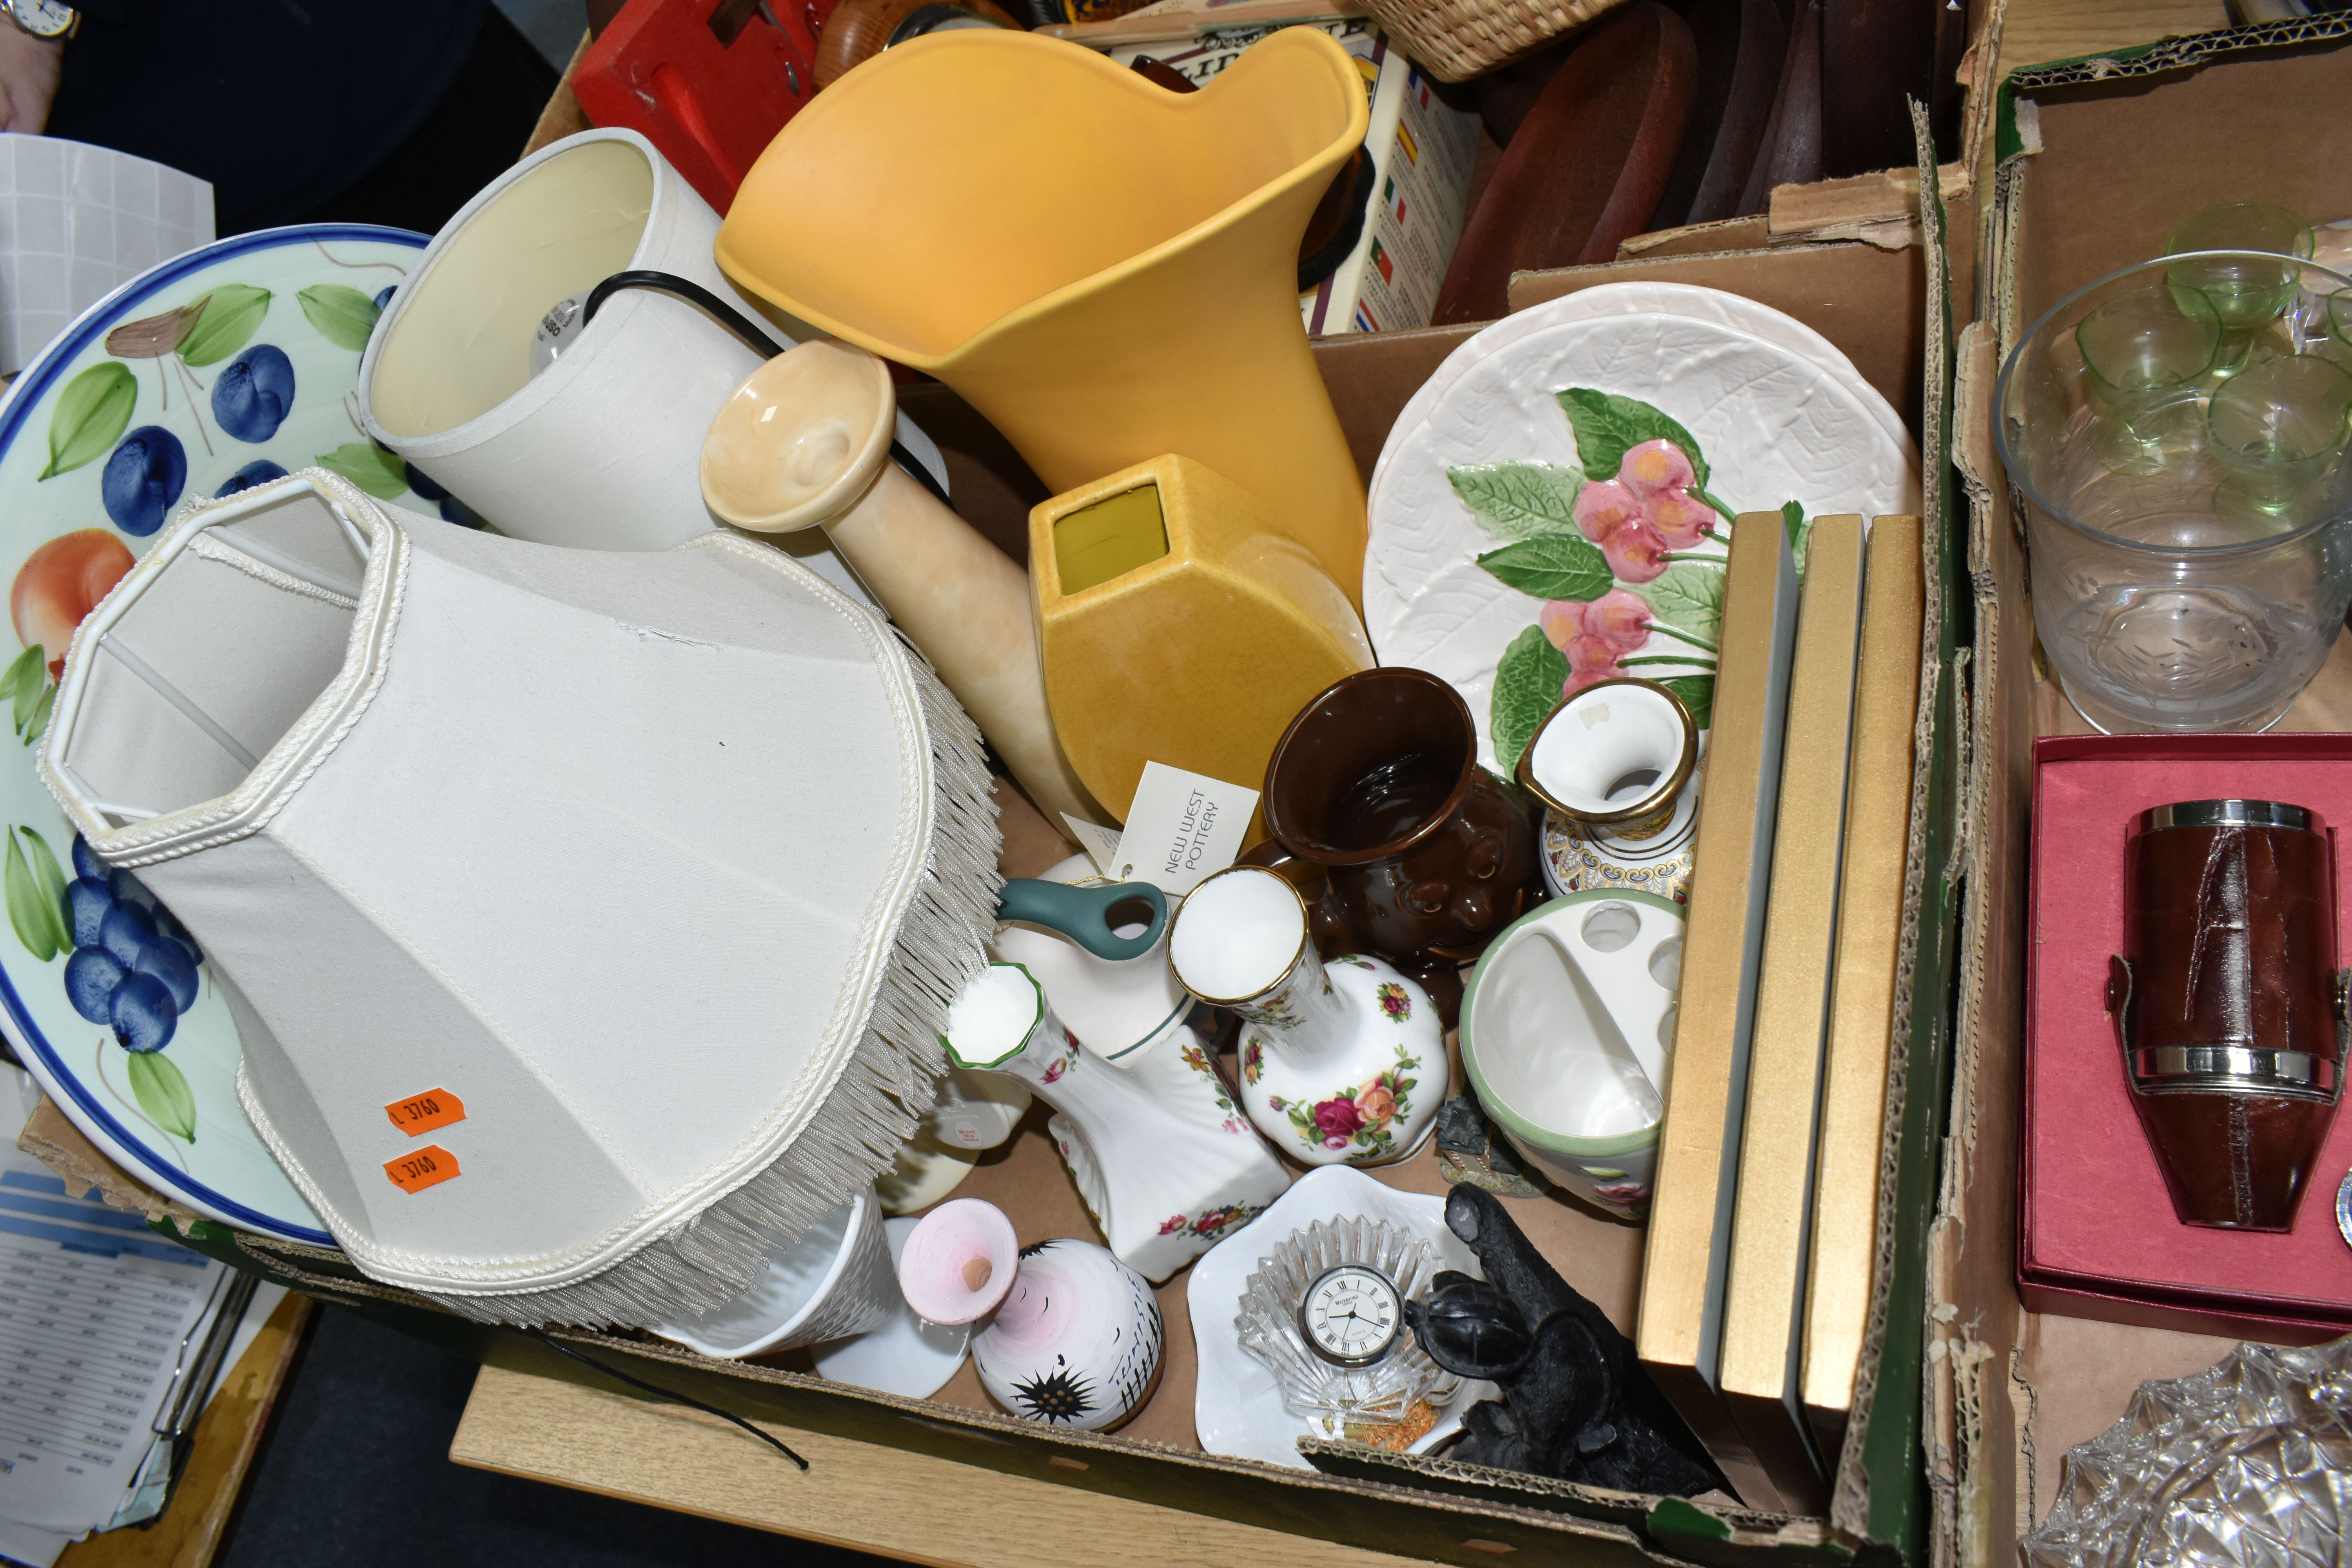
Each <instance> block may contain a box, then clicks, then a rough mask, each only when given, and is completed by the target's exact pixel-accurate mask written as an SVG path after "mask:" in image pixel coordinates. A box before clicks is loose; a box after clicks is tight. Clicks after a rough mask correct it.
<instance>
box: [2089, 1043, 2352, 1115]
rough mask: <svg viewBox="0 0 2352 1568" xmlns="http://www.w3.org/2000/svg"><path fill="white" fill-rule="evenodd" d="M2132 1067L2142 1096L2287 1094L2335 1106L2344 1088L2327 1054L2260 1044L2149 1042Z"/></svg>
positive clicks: (2136, 1052)
mask: <svg viewBox="0 0 2352 1568" xmlns="http://www.w3.org/2000/svg"><path fill="white" fill-rule="evenodd" d="M2131 1069H2132V1087H2133V1088H2135V1089H2138V1090H2139V1091H2140V1092H2141V1093H2142V1094H2185V1093H2198V1094H2284V1095H2292V1096H2294V1098H2296V1099H2298V1100H2323V1101H2325V1102H2326V1103H2327V1104H2329V1105H2333V1104H2335V1103H2336V1100H2337V1099H2338V1098H2340V1097H2341V1096H2342V1094H2343V1092H2344V1075H2343V1073H2342V1072H2341V1071H2340V1070H2339V1069H2338V1068H2337V1066H2336V1063H2334V1062H2332V1061H2330V1060H2328V1059H2327V1058H2326V1057H2315V1056H2313V1055H2312V1054H2311V1053H2310V1052H2309V1051H2278V1050H2271V1049H2267V1048H2265V1047H2259V1046H2144V1047H2140V1048H2139V1049H2137V1050H2136V1051H2134V1052H2132V1057H2131Z"/></svg>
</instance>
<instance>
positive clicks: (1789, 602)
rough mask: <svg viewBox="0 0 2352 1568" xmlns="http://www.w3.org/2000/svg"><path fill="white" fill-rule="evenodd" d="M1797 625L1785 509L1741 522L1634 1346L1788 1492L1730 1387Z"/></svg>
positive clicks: (1733, 1450)
mask: <svg viewBox="0 0 2352 1568" xmlns="http://www.w3.org/2000/svg"><path fill="white" fill-rule="evenodd" d="M1796 633H1797V563H1796V559H1795V557H1794V556H1793V554H1792V553H1791V552H1790V548H1789V537H1788V531H1787V528H1786V525H1785V524H1784V523H1783V522H1782V521H1781V519H1780V514H1779V513H1778V512H1751V513H1748V514H1746V515H1744V516H1742V517H1740V518H1739V519H1738V521H1735V522H1734V523H1733V524H1732V529H1731V563H1730V566H1729V569H1728V573H1727V582H1726V584H1725V589H1724V605H1723V628H1722V642H1721V652H1720V654H1719V663H1718V667H1717V673H1716V686H1715V705H1714V718H1713V721H1712V727H1711V729H1710V731H1709V732H1708V736H1707V762H1706V784H1705V786H1704V793H1703V794H1702V795H1701V796H1700V799H1699V822H1698V838H1697V842H1696V846H1695V854H1694V867H1693V875H1692V880H1691V895H1690V911H1689V916H1688V921H1687V924H1686V926H1685V938H1684V946H1683V952H1684V954H1685V956H1684V959H1683V972H1682V985H1681V991H1680V995H1679V999H1678V1002H1677V1006H1678V1018H1679V1021H1678V1022H1677V1024H1676V1025H1675V1058H1674V1066H1673V1069H1672V1072H1671V1074H1670V1075H1669V1077H1668V1079H1667V1082H1666V1096H1665V1117H1664V1123H1663V1125H1662V1126H1661V1127H1660V1128H1659V1134H1658V1173H1657V1185H1656V1188H1655V1190H1654V1195H1653V1196H1652V1198H1651V1203H1650V1231H1649V1237H1648V1239H1647V1241H1646V1243H1645V1245H1644V1249H1643V1262H1642V1301H1641V1316H1640V1320H1639V1321H1638V1322H1637V1323H1636V1324H1635V1327H1634V1336H1633V1342H1634V1349H1635V1350H1636V1352H1638V1353H1639V1354H1640V1356H1641V1359H1642V1364H1643V1366H1644V1367H1645V1368H1647V1369H1648V1371H1649V1373H1650V1375H1651V1376H1652V1377H1653V1378H1654V1379H1655V1380H1656V1382H1657V1384H1658V1386H1659V1387H1660V1389H1662V1390H1663V1391H1664V1393H1665V1394H1666V1396H1667V1397H1668V1398H1669V1399H1671V1400H1673V1401H1674V1403H1675V1408H1676V1409H1678V1410H1680V1411H1681V1412H1682V1414H1683V1418H1684V1419H1685V1420H1686V1421H1688V1422H1689V1423H1690V1424H1691V1428H1692V1430H1693V1431H1694V1432H1696V1434H1697V1435H1698V1436H1699V1439H1700V1441H1702V1442H1704V1443H1705V1444H1706V1446H1707V1448H1708V1450H1709V1451H1710V1452H1711V1453H1713V1454H1714V1456H1715V1458H1716V1462H1717V1464H1719V1465H1720V1466H1722V1468H1723V1470H1724V1474H1725V1476H1726V1478H1727V1479H1729V1480H1730V1482H1731V1484H1732V1485H1733V1486H1734V1487H1736V1488H1738V1490H1739V1494H1740V1496H1741V1497H1742V1498H1743V1499H1745V1500H1748V1502H1750V1503H1751V1504H1756V1505H1758V1506H1764V1507H1769V1506H1771V1504H1772V1503H1773V1501H1774V1500H1776V1498H1775V1494H1774V1492H1773V1489H1772V1488H1771V1484H1770V1482H1769V1479H1768V1478H1767V1477H1766V1476H1765V1474H1764V1472H1763V1471H1762V1470H1761V1469H1760V1468H1759V1467H1758V1466H1757V1465H1756V1463H1755V1459H1754V1456H1753V1455H1752V1454H1751V1453H1750V1451H1749V1449H1748V1444H1747V1442H1746V1441H1745V1439H1743V1438H1742V1437H1741V1436H1740V1435H1739V1432H1738V1427H1737V1426H1735V1425H1734V1423H1733V1421H1732V1418H1731V1413H1730V1411H1729V1409H1728V1408H1727V1406H1726V1405H1724V1403H1723V1400H1722V1398H1721V1396H1720V1394H1719V1393H1718V1384H1717V1376H1716V1368H1717V1358H1718V1354H1719V1352H1720V1350H1721V1348H1722V1347H1721V1337H1722V1327H1723V1289H1724V1279H1725V1274H1726V1265H1727V1260H1728V1257H1729V1253H1730V1250H1731V1195H1732V1188H1733V1185H1734V1175H1735V1173H1736V1172H1737V1171H1738V1164H1739V1135H1740V1128H1741V1121H1740V1119H1741V1115H1742V1113H1743V1111H1744V1110H1745V1109H1746V1105H1747V1098H1748V1038H1749V1029H1750V1026H1751V1025H1752V1024H1753V1022H1754V1017H1755V1005H1756V976H1757V972H1758V969H1759V965H1760V962H1761V957H1762V949H1763V945H1764V894H1765V889H1766V887H1767V885H1768V884H1769V879H1770V873H1771V859H1772V824H1773V820H1774V817H1775V816H1776V814H1777V811H1778V807H1779V802H1780V739H1781V727H1782V720H1783V717H1784V715H1785V711H1786V707H1787V702H1788V693H1789V666H1790V655H1791V652H1792V650H1793V647H1794V644H1795V642H1796Z"/></svg>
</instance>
